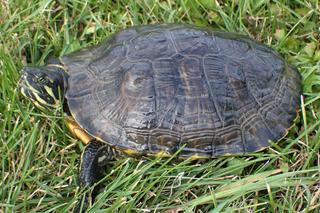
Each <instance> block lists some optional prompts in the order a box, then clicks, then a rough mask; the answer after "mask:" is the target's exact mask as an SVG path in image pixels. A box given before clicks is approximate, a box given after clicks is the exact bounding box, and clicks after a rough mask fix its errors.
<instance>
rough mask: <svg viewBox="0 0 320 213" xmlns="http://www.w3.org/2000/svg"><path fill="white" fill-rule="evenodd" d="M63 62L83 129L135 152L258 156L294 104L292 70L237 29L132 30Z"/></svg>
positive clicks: (281, 131)
mask: <svg viewBox="0 0 320 213" xmlns="http://www.w3.org/2000/svg"><path fill="white" fill-rule="evenodd" d="M61 62H62V63H63V64H64V65H65V67H66V68H67V70H68V72H69V75H70V77H69V80H68V83H69V86H68V91H67V94H66V97H67V100H68V104H69V107H70V110H71V112H72V114H73V116H74V117H75V119H76V121H77V122H78V123H79V124H80V126H82V127H83V128H84V129H85V130H86V131H87V132H88V133H90V134H91V135H93V136H95V137H96V138H98V139H100V140H102V141H104V142H106V143H108V144H110V145H112V146H114V147H116V148H118V149H122V150H132V151H134V152H136V153H139V154H156V153H168V154H172V153H174V152H176V151H177V150H179V149H181V152H180V156H182V157H188V156H200V157H216V156H219V155H224V154H229V153H230V154H237V153H246V152H254V151H258V150H260V149H262V148H264V147H267V146H269V145H270V144H269V142H270V140H272V141H274V142H276V141H278V140H279V139H281V138H282V137H284V136H285V135H286V133H287V129H288V128H289V127H290V126H291V125H292V123H293V120H294V118H295V117H296V110H297V108H299V100H300V94H301V77H300V75H299V73H298V72H297V70H296V69H295V68H293V67H292V66H290V65H288V64H287V63H286V62H285V61H284V60H283V59H282V57H281V56H280V55H279V54H278V53H276V52H275V51H274V50H272V49H271V48H269V47H267V46H265V45H263V44H260V43H258V42H256V41H254V40H252V39H250V38H248V37H245V36H241V35H238V34H234V33H227V32H221V31H214V30H209V29H203V28H197V27H193V26H188V25H147V26H137V27H132V28H128V29H126V30H123V31H121V32H119V33H117V34H115V35H113V36H112V37H111V38H109V39H108V40H107V41H105V42H104V43H102V44H99V45H96V46H93V47H89V48H85V49H82V50H80V51H77V52H75V53H72V54H70V55H67V56H64V57H62V58H61Z"/></svg>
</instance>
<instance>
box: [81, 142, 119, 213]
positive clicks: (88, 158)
mask: <svg viewBox="0 0 320 213" xmlns="http://www.w3.org/2000/svg"><path fill="white" fill-rule="evenodd" d="M115 156H116V152H115V150H114V149H112V148H111V147H110V146H108V145H106V144H105V143H102V142H100V141H98V140H96V139H93V140H92V141H91V142H90V143H89V144H88V145H87V146H86V148H85V150H84V151H83V153H82V155H81V159H80V167H79V186H80V190H81V191H83V190H87V189H89V188H90V187H92V186H93V185H94V184H95V183H97V182H98V181H99V180H101V179H102V178H103V174H104V172H105V171H106V169H107V166H108V165H110V163H111V161H112V160H114V159H115ZM100 188H101V185H100V184H99V185H97V186H95V187H94V188H93V190H92V191H91V192H85V194H84V196H83V197H82V199H81V200H79V201H78V203H77V206H76V208H75V212H85V210H86V209H87V208H88V207H89V206H90V205H91V204H92V203H93V201H94V199H95V197H96V196H97V194H98V192H99V189H100Z"/></svg>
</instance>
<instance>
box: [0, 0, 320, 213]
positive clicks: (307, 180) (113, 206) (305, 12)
mask: <svg viewBox="0 0 320 213" xmlns="http://www.w3.org/2000/svg"><path fill="white" fill-rule="evenodd" d="M160 22H167V23H172V22H174V23H190V24H196V25H201V26H208V27H210V28H216V29H221V30H226V31H231V32H238V33H241V34H245V35H248V36H250V37H252V38H255V39H257V40H259V41H261V42H263V43H265V44H267V45H269V46H271V47H273V48H274V49H276V50H277V51H279V52H280V53H281V54H282V55H283V57H285V58H286V59H287V60H288V61H289V62H290V63H291V64H293V65H295V66H296V67H297V68H298V70H299V72H300V73H301V75H302V78H303V97H302V104H301V109H300V112H299V117H298V118H297V120H296V123H295V126H294V127H293V128H292V129H291V130H290V131H289V134H288V135H287V136H286V137H285V138H284V139H282V140H281V141H280V142H279V143H277V144H276V143H274V144H273V145H272V146H271V147H270V148H269V149H266V150H264V151H261V152H258V153H253V154H248V155H245V156H231V157H230V156H229V157H221V158H218V159H214V160H209V161H204V162H194V161H193V162H191V161H190V160H188V159H187V160H185V161H177V160H175V159H174V158H163V159H160V158H152V159H147V158H142V159H123V160H120V161H118V162H116V163H115V165H114V167H112V168H111V169H110V171H109V172H108V173H107V175H106V177H105V178H104V180H103V183H104V184H105V188H104V190H103V191H102V193H101V194H100V195H99V197H98V198H97V202H96V203H95V204H94V205H93V206H92V208H91V212H97V210H98V209H105V210H107V212H114V211H118V212H125V211H127V212H130V211H134V212H135V211H137V212H167V213H168V212H178V211H181V212H182V211H184V212H319V211H320V205H319V203H320V139H319V135H320V132H319V130H320V120H319V119H318V118H319V116H320V102H319V99H320V95H319V91H320V46H319V43H320V42H319V40H320V28H319V26H320V25H319V23H320V3H319V1H318V0H304V1H301V0H278V1H271V0H236V1H231V0H229V1H222V0H215V1H214V0H178V1H169V0H164V1H160V0H122V1H120V0H107V1H100V0H85V1H77V0H69V1H65V0H61V1H53V0H35V1H23V0H13V1H8V0H2V1H0V153H1V154H0V177H1V179H0V185H1V188H0V212H52V211H56V212H64V211H70V210H72V209H73V208H74V206H75V202H76V200H77V198H78V197H79V196H80V195H81V192H80V191H79V189H78V188H77V184H76V181H77V179H76V175H77V164H78V161H79V156H80V153H81V151H82V150H83V148H84V147H83V145H82V144H81V143H80V142H79V141H78V140H76V139H74V138H73V137H72V136H71V135H70V133H68V131H67V130H66V126H65V124H64V123H63V118H62V117H63V115H62V113H61V109H59V110H57V111H56V112H52V113H49V114H44V113H41V112H40V111H39V110H37V109H36V108H34V107H33V105H32V104H31V102H30V101H28V100H26V99H25V98H23V97H22V96H21V94H20V93H19V90H18V89H17V82H18V79H19V74H20V70H21V68H22V67H23V66H24V65H26V64H31V65H41V64H44V62H45V61H46V60H47V59H48V58H50V57H52V56H61V55H64V54H67V53H70V52H72V51H74V50H76V49H79V48H81V47H84V46H88V45H92V44H96V43H99V42H100V41H102V40H104V39H105V38H107V37H108V36H110V35H111V34H112V33H114V32H116V31H119V30H121V29H123V28H125V27H127V26H132V25H138V24H148V23H160Z"/></svg>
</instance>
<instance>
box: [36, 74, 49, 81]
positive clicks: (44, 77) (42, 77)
mask: <svg viewBox="0 0 320 213" xmlns="http://www.w3.org/2000/svg"><path fill="white" fill-rule="evenodd" d="M37 82H38V83H46V82H47V77H46V75H43V74H42V75H39V76H38V78H37Z"/></svg>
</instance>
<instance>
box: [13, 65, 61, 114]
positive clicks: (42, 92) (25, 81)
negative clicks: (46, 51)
mask: <svg viewBox="0 0 320 213" xmlns="http://www.w3.org/2000/svg"><path fill="white" fill-rule="evenodd" d="M19 86H20V89H21V93H22V94H23V95H24V96H25V97H27V98H29V99H31V101H32V102H33V103H34V104H35V105H36V107H38V108H39V109H42V110H43V109H53V108H57V107H59V106H60V104H61V102H62V101H63V99H64V94H65V91H66V86H67V74H66V73H65V71H64V69H63V67H62V66H61V65H49V66H42V67H24V68H23V70H22V74H21V77H20V81H19Z"/></svg>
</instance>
